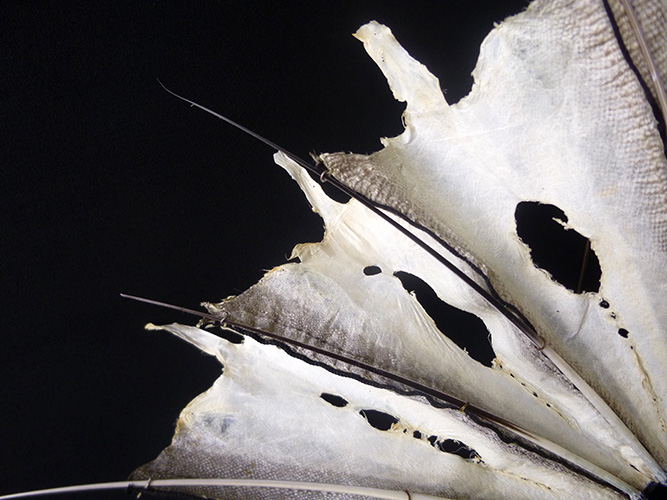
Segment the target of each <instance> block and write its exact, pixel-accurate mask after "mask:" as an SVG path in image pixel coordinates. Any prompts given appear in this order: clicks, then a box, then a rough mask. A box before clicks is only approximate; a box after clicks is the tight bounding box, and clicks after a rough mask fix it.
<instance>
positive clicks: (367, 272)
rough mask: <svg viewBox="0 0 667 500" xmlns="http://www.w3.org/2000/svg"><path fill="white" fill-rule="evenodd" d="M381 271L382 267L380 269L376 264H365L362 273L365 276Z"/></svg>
mask: <svg viewBox="0 0 667 500" xmlns="http://www.w3.org/2000/svg"><path fill="white" fill-rule="evenodd" d="M381 272H382V269H380V268H379V267H378V266H366V267H364V274H365V275H366V276H375V275H376V274H380V273H381Z"/></svg>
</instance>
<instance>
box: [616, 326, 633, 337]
mask: <svg viewBox="0 0 667 500" xmlns="http://www.w3.org/2000/svg"><path fill="white" fill-rule="evenodd" d="M629 333H630V332H629V331H627V330H626V329H625V328H619V329H618V334H619V335H620V336H621V337H623V338H626V339H627V338H628V334H629Z"/></svg>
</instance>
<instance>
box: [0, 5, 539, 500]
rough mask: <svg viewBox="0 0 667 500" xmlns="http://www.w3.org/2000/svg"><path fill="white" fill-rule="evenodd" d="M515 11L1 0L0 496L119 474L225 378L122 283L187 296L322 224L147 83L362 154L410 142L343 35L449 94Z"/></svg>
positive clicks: (321, 147) (211, 122)
mask: <svg viewBox="0 0 667 500" xmlns="http://www.w3.org/2000/svg"><path fill="white" fill-rule="evenodd" d="M525 3H526V2H524V1H523V0H515V1H494V0H489V1H466V2H460V1H454V0H451V1H443V0H441V1H438V2H435V1H434V2H418V1H415V0H410V1H404V2H381V3H380V2H376V3H373V2H343V1H327V2H273V5H272V6H270V7H267V6H266V4H267V3H266V2H262V3H258V2H225V1H221V2H214V3H209V4H200V3H187V4H185V3H184V5H183V6H178V7H174V6H172V5H171V4H169V3H166V2H165V3H159V2H136V3H135V2H132V3H129V2H128V3H127V4H123V3H119V4H116V3H115V2H106V3H97V4H96V5H95V6H90V5H88V3H87V2H86V3H84V2H30V3H28V2H16V5H14V6H13V7H9V8H5V12H4V13H3V20H2V21H0V23H1V24H2V25H4V26H3V27H2V33H3V35H2V51H1V55H0V62H1V64H2V72H1V76H0V82H1V83H0V84H1V85H2V97H1V102H2V104H1V106H0V110H1V117H2V118H1V120H0V127H1V128H2V134H1V135H0V141H1V142H0V144H1V149H0V155H1V156H0V162H1V174H0V175H1V181H0V189H1V193H0V204H1V211H0V220H1V221H2V226H1V227H0V229H1V230H2V237H1V238H0V242H1V243H0V245H1V254H0V256H1V260H0V276H1V277H2V297H1V299H2V300H1V307H2V316H1V317H2V322H1V324H0V325H1V326H0V359H1V363H0V387H1V389H0V395H1V398H0V464H1V465H0V493H10V492H18V491H23V490H28V489H36V488H43V487H52V486H61V485H69V484H79V483H88V482H96V481H113V480H123V479H125V478H126V477H127V476H128V474H129V473H130V472H131V471H132V470H133V469H134V468H135V467H137V466H139V465H141V464H143V463H145V462H146V461H149V460H151V459H152V458H154V457H155V456H156V455H157V454H158V453H159V452H160V451H161V450H162V448H164V447H165V446H167V445H168V444H169V442H170V439H171V436H172V434H173V430H174V424H175V422H176V418H177V416H178V413H179V411H180V410H181V409H182V408H183V407H184V406H185V405H186V404H187V403H188V402H189V401H190V400H191V399H192V398H194V397H195V396H196V395H197V394H199V393H200V392H202V391H203V390H205V389H207V388H208V387H209V386H210V385H211V384H212V382H213V381H214V380H215V378H216V377H217V376H218V375H219V373H220V366H219V364H218V363H217V361H215V360H214V359H213V358H209V357H207V356H204V355H202V354H201V353H200V352H198V351H197V350H196V349H195V348H194V347H192V346H189V345H187V344H185V343H184V342H182V341H179V340H177V339H175V338H172V337H171V336H170V335H168V334H166V333H155V332H146V331H144V330H143V325H144V324H145V323H146V322H149V321H152V322H155V323H161V322H163V323H166V322H172V321H181V322H194V320H193V319H192V318H190V317H187V316H183V315H181V314H178V313H174V312H170V311H165V310H161V309H157V308H154V307H150V306H146V305H141V304H136V303H132V302H129V301H127V300H122V299H120V298H119V295H118V294H119V293H120V292H126V293H131V294H137V295H143V296H147V297H151V298H155V299H158V300H164V301H168V302H172V303H177V304H180V305H183V306H186V307H193V308H196V307H198V304H199V302H200V301H203V300H218V299H221V298H223V297H226V296H227V295H230V294H237V293H239V292H241V291H243V290H244V289H246V288H247V287H249V286H250V285H252V284H253V283H255V282H256V281H257V280H258V279H259V278H260V277H261V276H262V274H263V272H264V270H265V269H270V268H271V267H273V266H276V265H279V264H281V263H282V262H284V261H285V259H286V256H287V255H289V253H290V250H291V248H292V247H293V246H294V245H295V244H296V243H299V242H305V241H318V240H319V239H320V238H321V236H322V224H321V222H320V219H319V218H318V217H317V216H316V215H314V214H313V213H312V212H311V211H310V208H309V206H308V205H307V203H306V202H305V200H304V198H303V197H302V196H301V194H300V192H299V190H298V188H297V187H296V184H295V183H293V182H292V181H291V180H290V179H289V178H288V176H287V175H286V174H285V173H284V172H283V171H282V169H280V168H278V167H277V166H275V165H274V164H273V161H272V158H271V156H272V154H273V151H271V150H270V149H269V148H267V147H266V146H263V145H261V144H259V143H257V142H256V141H254V140H253V139H251V138H249V137H246V136H244V135H242V134H240V133H238V132H237V131H235V130H233V129H231V128H230V127H229V126H226V125H225V124H223V123H221V122H219V121H216V120H215V119H213V118H212V117H211V116H208V115H206V114H205V113H203V112H201V111H198V110H196V109H192V108H190V107H189V106H188V105H186V104H184V103H183V102H180V101H178V100H176V99H175V98H173V97H172V96H170V95H169V94H167V93H166V92H165V91H164V90H162V89H161V88H160V87H159V85H158V83H157V81H156V79H157V78H160V79H161V80H162V81H163V82H164V83H165V85H167V86H168V87H169V88H171V89H172V90H174V91H176V92H179V93H181V94H183V95H185V96H188V97H189V98H192V99H194V100H196V101H198V102H200V103H202V104H204V105H206V106H209V107H211V108H213V109H215V110H217V111H219V112H221V113H224V114H226V115H228V116H230V117H231V118H233V119H236V120H238V121H240V122H242V123H244V124H245V125H246V126H248V127H250V128H252V129H254V130H256V131H257V132H259V133H261V134H264V135H266V136H267V137H269V138H270V139H272V140H273V141H275V142H277V143H279V144H282V145H284V146H285V147H286V148H288V149H290V150H291V151H293V152H295V153H297V154H299V155H301V156H303V157H306V158H307V156H308V152H309V151H317V152H333V151H354V152H358V153H370V152H373V151H375V150H377V149H379V148H380V143H379V138H380V137H381V136H393V135H397V134H399V133H400V132H401V130H402V126H401V121H400V114H401V111H402V110H403V105H402V104H400V103H396V102H395V101H394V100H393V98H392V95H391V92H390V91H389V89H388V87H387V85H386V82H385V80H384V78H383V76H382V75H381V73H380V71H379V70H378V69H377V67H376V66H375V64H374V63H373V62H372V61H371V60H370V58H369V57H368V56H367V55H366V53H365V51H364V50H363V47H362V45H361V43H360V42H358V41H357V40H355V39H354V38H353V37H352V36H350V34H351V33H352V32H354V31H356V29H357V28H358V27H359V26H360V25H361V24H363V23H365V22H367V21H369V20H371V19H376V20H378V21H380V22H382V23H385V24H387V25H389V26H391V28H392V29H393V31H394V34H395V35H396V36H397V38H398V39H399V41H400V42H401V43H402V44H403V45H404V47H406V48H407V49H408V50H409V52H410V53H411V54H412V55H413V56H414V57H416V58H417V59H418V60H420V61H421V62H423V63H424V64H426V65H427V66H428V67H429V68H430V70H431V71H432V72H433V73H434V74H435V75H436V76H438V77H439V78H440V82H441V86H442V87H443V89H445V91H446V95H447V98H448V100H449V101H450V102H455V101H457V100H458V99H460V98H461V97H462V96H464V95H465V94H466V93H467V92H468V90H469V87H470V85H471V83H472V81H471V78H470V76H469V75H470V72H471V71H472V69H473V67H474V63H475V60H476V57H477V52H478V47H479V44H480V42H481V41H482V39H483V38H484V36H485V34H486V33H487V32H488V31H489V30H490V29H491V27H492V25H493V23H494V22H497V21H500V20H502V19H503V18H504V17H506V16H507V15H510V14H513V13H516V12H518V11H520V10H521V9H522V8H523V6H524V4H525ZM91 5H92V4H91ZM92 496H93V497H95V498H100V497H102V496H101V494H95V495H92ZM122 497H123V495H122V494H114V495H109V496H108V498H122ZM77 498H82V497H77Z"/></svg>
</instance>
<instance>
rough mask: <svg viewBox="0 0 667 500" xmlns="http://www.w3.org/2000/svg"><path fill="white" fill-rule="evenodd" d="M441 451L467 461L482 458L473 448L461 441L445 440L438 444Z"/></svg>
mask: <svg viewBox="0 0 667 500" xmlns="http://www.w3.org/2000/svg"><path fill="white" fill-rule="evenodd" d="M438 447H439V448H440V450H442V451H444V452H445V453H452V454H453V455H458V456H459V457H461V458H464V459H466V460H479V459H481V457H480V456H479V453H477V452H476V451H475V450H474V449H473V448H471V447H469V446H467V445H466V444H464V443H462V442H461V441H457V440H456V439H445V440H444V441H440V442H439V443H438Z"/></svg>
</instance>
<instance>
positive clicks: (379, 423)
mask: <svg viewBox="0 0 667 500" xmlns="http://www.w3.org/2000/svg"><path fill="white" fill-rule="evenodd" d="M359 415H361V416H362V417H364V418H365V419H366V420H367V421H368V423H369V424H370V425H371V427H375V428H376V429H378V430H380V431H388V430H389V429H391V426H392V425H394V424H397V423H398V419H397V418H396V417H394V416H393V415H390V414H389V413H385V412H383V411H378V410H361V411H360V412H359Z"/></svg>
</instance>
